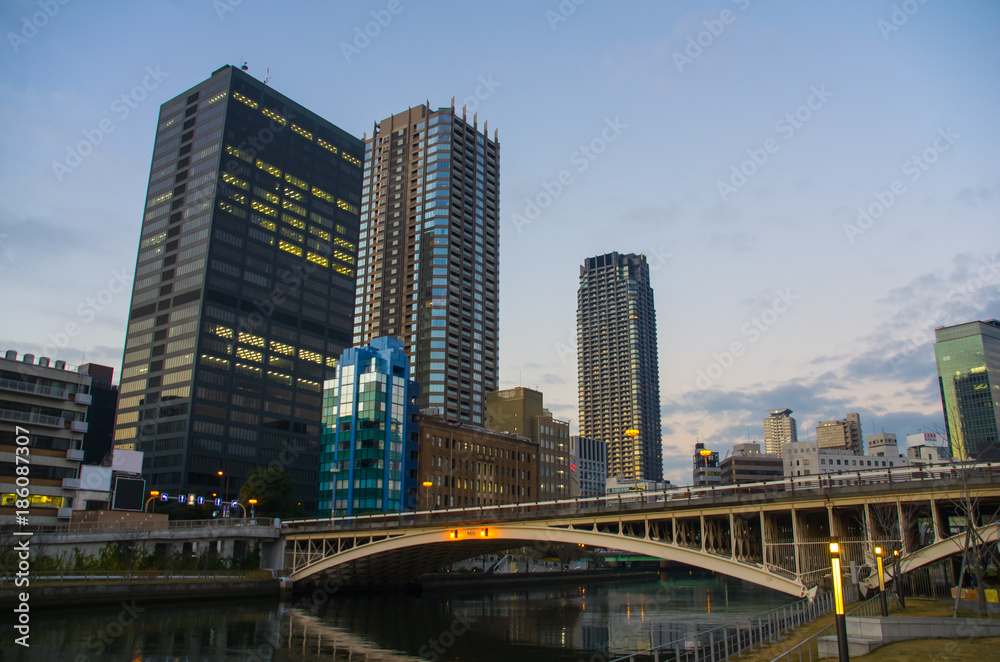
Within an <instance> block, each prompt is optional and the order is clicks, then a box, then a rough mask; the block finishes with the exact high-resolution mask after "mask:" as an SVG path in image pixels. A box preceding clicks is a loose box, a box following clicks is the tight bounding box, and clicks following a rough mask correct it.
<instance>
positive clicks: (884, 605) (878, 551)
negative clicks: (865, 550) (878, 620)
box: [875, 546, 889, 618]
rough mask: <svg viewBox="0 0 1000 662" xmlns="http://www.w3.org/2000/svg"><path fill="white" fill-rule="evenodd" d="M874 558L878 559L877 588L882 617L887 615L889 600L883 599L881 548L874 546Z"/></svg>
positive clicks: (883, 577)
mask: <svg viewBox="0 0 1000 662" xmlns="http://www.w3.org/2000/svg"><path fill="white" fill-rule="evenodd" d="M875 559H876V560H877V561H878V590H879V596H880V598H879V602H881V603H882V618H888V617H889V602H888V601H887V600H886V599H885V576H884V574H885V573H884V571H883V569H882V548H881V547H878V546H876V547H875Z"/></svg>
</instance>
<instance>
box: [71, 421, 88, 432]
mask: <svg viewBox="0 0 1000 662" xmlns="http://www.w3.org/2000/svg"><path fill="white" fill-rule="evenodd" d="M89 427H90V423H87V421H70V422H69V429H70V430H71V431H72V432H83V433H84V434H86V432H87V428H89Z"/></svg>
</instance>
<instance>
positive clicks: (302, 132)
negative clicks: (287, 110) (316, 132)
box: [292, 124, 313, 140]
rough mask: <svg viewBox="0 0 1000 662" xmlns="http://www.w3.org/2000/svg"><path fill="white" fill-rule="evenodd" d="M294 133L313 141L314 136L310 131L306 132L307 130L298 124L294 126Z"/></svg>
mask: <svg viewBox="0 0 1000 662" xmlns="http://www.w3.org/2000/svg"><path fill="white" fill-rule="evenodd" d="M292 131H294V132H295V133H297V134H299V135H300V136H302V137H303V138H305V139H306V140H312V139H313V134H311V133H309V132H308V131H306V130H305V129H303V128H302V127H301V126H299V125H298V124H293V125H292Z"/></svg>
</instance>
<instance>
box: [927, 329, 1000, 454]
mask: <svg viewBox="0 0 1000 662" xmlns="http://www.w3.org/2000/svg"><path fill="white" fill-rule="evenodd" d="M935 336H936V339H937V342H936V343H935V344H934V356H935V358H936V359H937V368H938V384H939V386H940V388H941V404H942V406H943V407H944V419H945V425H946V427H947V429H948V440H949V442H950V443H951V453H952V456H953V457H955V458H957V459H960V460H979V461H985V460H991V461H992V460H1000V433H998V430H1000V321H997V320H988V321H986V322H978V321H977V322H969V323H967V324H958V325H956V326H948V327H941V328H939V329H936V330H935Z"/></svg>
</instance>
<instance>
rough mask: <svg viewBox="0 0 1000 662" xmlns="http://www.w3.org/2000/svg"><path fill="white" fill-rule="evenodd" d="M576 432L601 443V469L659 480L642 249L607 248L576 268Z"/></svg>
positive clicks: (656, 389)
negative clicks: (604, 460)
mask: <svg viewBox="0 0 1000 662" xmlns="http://www.w3.org/2000/svg"><path fill="white" fill-rule="evenodd" d="M576 325H577V331H576V332H577V345H578V347H577V372H578V378H579V389H580V434H581V435H583V436H585V437H590V438H591V439H600V440H602V441H604V442H606V443H607V445H608V476H609V477H618V478H625V479H629V480H648V481H656V482H659V481H662V480H663V450H662V446H661V444H660V377H659V367H658V363H657V356H656V311H655V310H654V309H653V288H652V287H650V284H649V265H648V264H647V263H646V256H645V255H635V254H632V253H629V254H622V253H608V254H606V255H598V256H597V257H591V258H587V260H586V261H585V262H584V264H583V266H582V267H580V289H579V291H578V293H577V310H576Z"/></svg>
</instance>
